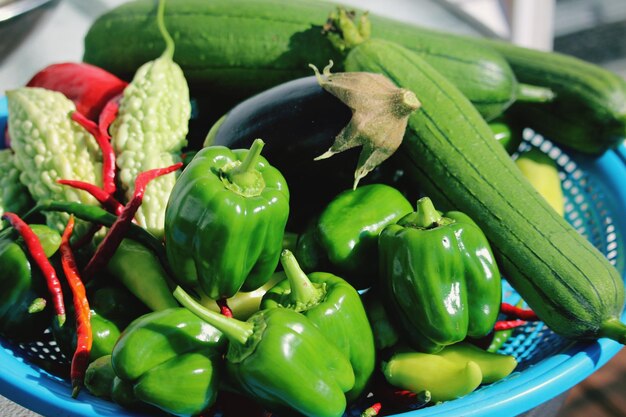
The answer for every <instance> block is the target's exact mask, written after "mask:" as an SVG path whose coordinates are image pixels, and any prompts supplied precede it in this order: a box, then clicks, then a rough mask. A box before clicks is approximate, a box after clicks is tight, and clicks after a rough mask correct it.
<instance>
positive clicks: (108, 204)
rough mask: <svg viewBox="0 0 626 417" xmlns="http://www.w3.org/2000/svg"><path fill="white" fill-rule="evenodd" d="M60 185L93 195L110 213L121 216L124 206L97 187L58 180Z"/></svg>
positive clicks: (78, 182)
mask: <svg viewBox="0 0 626 417" xmlns="http://www.w3.org/2000/svg"><path fill="white" fill-rule="evenodd" d="M57 182H58V183H59V184H63V185H69V186H70V187H74V188H77V189H79V190H83V191H87V192H88V193H89V194H91V195H92V196H93V197H94V198H95V199H96V200H98V202H99V203H100V204H102V206H103V207H104V208H105V209H106V210H107V211H108V212H110V213H113V214H116V215H118V216H119V215H120V213H121V212H122V210H123V209H124V206H123V205H122V204H121V203H120V202H119V201H117V200H116V199H115V197H113V195H112V194H109V193H107V192H106V191H105V190H103V189H102V188H100V187H98V186H97V185H93V184H90V183H88V182H83V181H75V180H58V181H57Z"/></svg>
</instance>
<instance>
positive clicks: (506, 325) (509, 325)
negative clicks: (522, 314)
mask: <svg viewBox="0 0 626 417" xmlns="http://www.w3.org/2000/svg"><path fill="white" fill-rule="evenodd" d="M526 323H527V322H526V321H525V320H520V319H515V320H499V321H497V322H496V324H495V325H494V326H493V330H494V331H496V332H497V331H500V330H509V329H514V328H516V327H520V326H523V325H525V324H526Z"/></svg>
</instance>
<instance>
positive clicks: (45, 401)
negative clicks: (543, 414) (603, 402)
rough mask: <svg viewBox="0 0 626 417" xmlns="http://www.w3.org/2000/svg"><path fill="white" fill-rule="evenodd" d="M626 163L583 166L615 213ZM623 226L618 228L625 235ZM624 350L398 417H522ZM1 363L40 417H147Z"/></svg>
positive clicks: (11, 388)
mask: <svg viewBox="0 0 626 417" xmlns="http://www.w3.org/2000/svg"><path fill="white" fill-rule="evenodd" d="M6 117H7V103H6V97H0V125H1V124H3V123H6ZM3 136H4V132H3V131H0V142H3V141H4V138H3ZM0 148H2V146H1V145H0ZM625 163H626V147H624V145H620V146H619V147H618V148H617V149H616V150H615V151H612V150H611V151H607V152H606V153H605V154H604V155H602V156H601V157H599V158H597V159H594V160H593V161H591V162H589V163H587V164H585V170H586V172H590V173H592V174H594V175H595V176H597V177H598V178H599V179H600V180H601V181H602V183H603V184H604V185H605V186H607V188H608V191H609V192H610V193H611V196H612V197H613V198H612V200H613V203H614V204H613V205H614V207H619V208H626V187H623V179H624V178H626V165H625ZM624 226H625V225H620V227H621V228H622V229H623V230H624V231H625V232H626V228H624ZM624 235H626V233H624ZM623 278H625V277H623ZM625 319H626V313H623V314H622V320H625ZM0 342H1V341H0ZM2 347H4V346H2ZM622 347H623V346H622V345H621V344H620V343H617V342H615V341H613V340H609V339H599V340H596V341H590V342H577V343H572V345H571V346H570V347H569V348H568V349H566V350H565V351H564V352H561V353H558V354H555V355H553V356H550V357H547V358H545V359H543V360H541V361H540V362H538V363H536V364H534V365H531V366H529V367H528V368H526V369H524V370H523V371H521V372H514V373H513V374H512V375H510V376H509V377H507V378H506V379H504V380H502V381H499V382H496V383H495V384H492V385H491V386H489V389H488V390H478V391H476V392H474V393H472V394H470V395H467V396H465V397H462V398H460V399H457V400H454V401H449V402H446V403H443V404H440V405H438V406H436V407H427V408H424V409H420V410H415V411H408V412H405V413H401V414H395V416H398V417H400V416H402V417H426V416H428V417H444V416H445V417H453V416H458V415H463V416H466V417H478V416H480V417H500V416H502V415H507V416H514V415H518V414H521V413H523V412H526V411H528V410H530V409H532V408H535V407H537V406H539V405H541V404H542V403H544V402H546V401H549V400H550V399H552V398H554V397H557V396H558V395H560V394H562V393H564V392H566V391H567V390H569V389H570V388H572V387H573V386H575V385H576V384H578V383H579V382H581V381H582V380H584V379H585V378H587V377H588V376H589V375H591V374H592V373H593V372H595V371H596V370H597V369H599V368H600V367H602V366H603V365H604V364H606V363H607V362H608V361H609V360H610V359H611V358H612V357H613V356H615V355H616V354H617V353H618V352H619V351H620V350H621V348H622ZM0 363H2V364H3V366H2V368H3V372H0V394H2V395H3V396H5V397H7V398H9V399H11V400H12V401H15V402H16V403H18V404H21V405H23V406H24V407H27V408H29V409H31V410H33V411H35V412H37V413H40V414H42V415H69V416H85V417H98V416H100V417H101V416H107V415H110V416H129V417H140V416H144V417H145V416H146V414H142V413H135V412H133V411H129V410H127V409H124V408H121V407H120V406H118V405H117V404H114V403H112V402H109V401H105V400H102V399H99V398H97V397H94V396H92V395H90V394H89V393H88V392H86V390H84V391H83V392H82V393H81V394H80V395H79V397H78V399H73V398H72V397H71V395H70V393H71V389H70V385H69V382H66V381H62V380H60V379H59V378H57V377H55V376H52V375H50V374H48V373H47V372H46V371H44V370H42V369H39V368H38V367H36V366H34V365H31V364H29V363H27V362H25V361H24V360H22V359H21V358H19V359H18V358H17V357H16V356H14V355H13V353H12V352H11V351H10V350H9V349H8V348H1V349H0ZM83 399H88V401H83Z"/></svg>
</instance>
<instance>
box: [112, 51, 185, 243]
mask: <svg viewBox="0 0 626 417" xmlns="http://www.w3.org/2000/svg"><path fill="white" fill-rule="evenodd" d="M190 115H191V104H190V103H189V88H188V86H187V82H186V81H185V78H184V75H183V73H182V71H181V69H180V67H179V66H178V65H177V64H176V63H174V62H172V60H171V59H170V58H169V57H159V58H157V59H155V60H152V61H149V62H147V63H145V64H143V65H142V66H141V67H140V68H139V69H138V70H137V73H136V74H135V77H134V78H133V80H132V82H131V83H129V84H128V86H127V87H126V89H125V90H124V95H123V97H122V99H121V101H120V109H119V113H118V117H117V118H116V120H115V121H114V122H113V124H112V125H111V144H112V145H113V149H114V150H115V153H116V155H117V160H116V164H117V166H118V168H119V176H118V178H119V181H120V183H121V184H122V187H123V189H124V192H125V194H126V198H127V199H128V200H130V199H131V198H132V195H133V192H134V182H135V178H136V177H137V175H138V174H139V173H140V172H142V171H147V170H150V169H155V168H165V167H168V166H170V165H173V164H175V163H177V162H179V161H180V150H181V149H182V148H183V147H184V146H185V145H186V144H187V139H186V135H187V130H188V122H189V118H190ZM175 182H176V176H175V175H165V176H162V177H159V178H156V179H155V180H153V181H151V182H150V184H148V186H147V187H146V191H145V194H144V198H143V202H142V204H141V207H140V208H139V210H138V211H137V214H136V217H135V218H136V219H137V222H138V224H139V225H140V226H142V227H144V228H146V229H147V230H148V231H150V232H151V233H153V234H154V235H155V236H162V235H163V229H164V224H165V206H166V205H167V200H168V198H169V195H170V193H171V192H172V188H174V183H175Z"/></svg>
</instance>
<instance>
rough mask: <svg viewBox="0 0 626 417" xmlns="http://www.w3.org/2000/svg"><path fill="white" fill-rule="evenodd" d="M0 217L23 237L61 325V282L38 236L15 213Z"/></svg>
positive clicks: (63, 304)
mask: <svg viewBox="0 0 626 417" xmlns="http://www.w3.org/2000/svg"><path fill="white" fill-rule="evenodd" d="M2 219H4V220H7V221H8V222H9V223H10V224H11V226H13V228H14V229H15V230H16V231H17V232H18V233H19V234H20V236H22V239H24V243H25V244H26V248H27V249H28V253H29V254H30V256H31V257H32V258H33V260H34V261H35V263H36V264H37V266H38V267H39V269H40V270H41V272H42V273H43V275H44V277H45V279H46V285H47V286H48V292H49V293H50V296H51V297H52V303H53V304H54V311H55V313H56V316H57V320H58V322H59V326H63V324H64V323H65V303H64V302H63V290H62V289H61V282H60V281H59V278H58V277H57V273H56V271H55V270H54V267H53V266H52V264H51V263H50V261H49V260H48V257H47V256H46V254H45V253H44V250H43V247H42V246H41V242H40V241H39V238H38V237H37V235H36V234H35V232H33V229H31V228H30V226H28V224H26V223H25V222H24V221H23V220H22V219H21V218H20V217H19V216H18V215H17V214H15V213H11V212H6V213H4V214H3V215H2Z"/></svg>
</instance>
